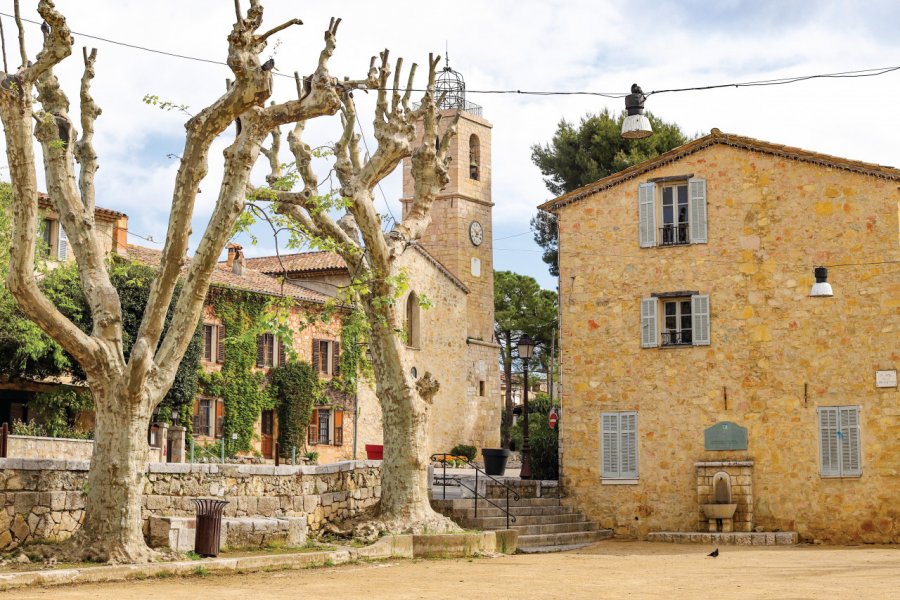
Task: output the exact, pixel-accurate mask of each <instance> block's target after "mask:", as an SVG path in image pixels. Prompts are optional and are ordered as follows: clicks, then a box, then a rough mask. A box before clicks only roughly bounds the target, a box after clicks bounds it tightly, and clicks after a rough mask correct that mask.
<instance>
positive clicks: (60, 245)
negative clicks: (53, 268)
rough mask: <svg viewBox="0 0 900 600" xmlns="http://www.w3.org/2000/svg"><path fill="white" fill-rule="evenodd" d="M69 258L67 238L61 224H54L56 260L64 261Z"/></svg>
mask: <svg viewBox="0 0 900 600" xmlns="http://www.w3.org/2000/svg"><path fill="white" fill-rule="evenodd" d="M68 256H69V236H67V235H66V230H65V229H63V226H62V223H60V222H59V221H57V222H56V259H57V260H61V261H64V260H66V258H67V257H68Z"/></svg>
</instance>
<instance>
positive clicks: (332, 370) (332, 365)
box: [312, 340, 341, 377]
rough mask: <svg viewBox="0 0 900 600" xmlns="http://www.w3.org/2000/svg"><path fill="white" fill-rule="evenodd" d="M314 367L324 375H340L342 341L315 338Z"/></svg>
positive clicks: (313, 347)
mask: <svg viewBox="0 0 900 600" xmlns="http://www.w3.org/2000/svg"><path fill="white" fill-rule="evenodd" d="M312 367H313V370H314V371H315V372H317V373H320V374H322V375H331V376H334V377H336V376H338V375H340V374H341V343H340V342H338V341H336V340H313V342H312Z"/></svg>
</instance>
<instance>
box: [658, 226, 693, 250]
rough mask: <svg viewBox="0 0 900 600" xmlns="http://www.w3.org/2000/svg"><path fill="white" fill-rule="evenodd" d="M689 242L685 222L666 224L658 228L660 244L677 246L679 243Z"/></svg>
mask: <svg viewBox="0 0 900 600" xmlns="http://www.w3.org/2000/svg"><path fill="white" fill-rule="evenodd" d="M689 243H691V242H690V235H689V233H688V224H687V223H681V224H679V225H666V226H664V227H660V228H659V245H660V246H678V245H680V244H689Z"/></svg>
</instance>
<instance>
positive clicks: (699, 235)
mask: <svg viewBox="0 0 900 600" xmlns="http://www.w3.org/2000/svg"><path fill="white" fill-rule="evenodd" d="M688 208H689V211H690V217H689V219H690V230H691V243H692V244H705V243H706V180H705V179H689V180H688Z"/></svg>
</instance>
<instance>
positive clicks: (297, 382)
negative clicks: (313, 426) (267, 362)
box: [270, 362, 322, 456]
mask: <svg viewBox="0 0 900 600" xmlns="http://www.w3.org/2000/svg"><path fill="white" fill-rule="evenodd" d="M271 376H272V385H271V387H270V394H271V395H272V397H273V398H274V399H275V401H276V402H277V404H278V446H279V448H280V450H281V454H282V456H290V453H291V449H292V448H303V447H304V446H305V445H306V432H307V428H308V427H309V422H310V418H311V416H312V407H313V405H314V404H316V403H317V402H318V401H319V400H320V399H321V397H322V383H321V382H320V381H319V377H318V375H317V374H316V372H315V371H314V370H313V368H312V366H311V365H310V364H309V363H306V362H289V363H288V364H286V365H284V366H281V367H277V368H275V369H272V371H271Z"/></svg>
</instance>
